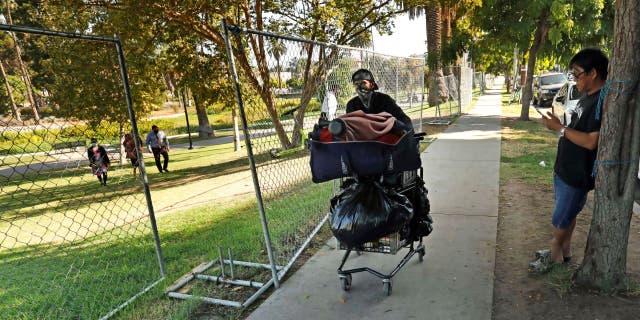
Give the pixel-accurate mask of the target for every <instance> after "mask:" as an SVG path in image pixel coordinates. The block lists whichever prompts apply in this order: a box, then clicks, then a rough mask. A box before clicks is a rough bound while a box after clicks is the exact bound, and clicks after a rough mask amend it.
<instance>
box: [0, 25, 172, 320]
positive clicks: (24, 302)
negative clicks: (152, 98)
mask: <svg viewBox="0 0 640 320" xmlns="http://www.w3.org/2000/svg"><path fill="white" fill-rule="evenodd" d="M0 27H3V28H5V27H6V28H9V30H14V31H15V30H17V31H21V32H27V33H34V34H32V35H31V36H32V37H42V38H43V39H42V43H45V44H46V53H47V54H48V56H47V59H44V60H43V61H40V62H41V63H44V64H48V65H49V66H51V68H52V70H58V71H59V70H67V71H68V72H69V73H68V74H62V73H52V74H49V75H48V77H49V78H48V79H47V81H48V82H47V83H48V86H47V88H48V92H44V91H41V92H39V93H40V95H41V96H43V97H45V98H47V99H46V100H41V101H42V102H43V103H42V104H39V105H38V106H37V108H36V110H38V111H39V115H40V120H39V121H37V119H36V117H35V116H34V114H33V113H31V114H29V113H27V112H23V113H22V114H20V119H18V117H17V116H16V114H15V113H14V112H12V111H11V109H9V108H7V109H6V110H3V111H2V115H1V116H0V121H1V124H0V203H1V204H2V208H1V209H0V210H1V213H0V318H3V319H96V318H106V317H109V316H111V315H112V314H114V313H115V312H116V311H117V310H119V309H120V308H122V307H124V306H125V305H126V304H127V303H128V302H129V301H131V300H132V299H134V298H135V297H137V296H138V295H140V294H141V293H143V292H145V291H147V290H149V289H150V288H151V287H152V286H154V285H155V284H157V283H158V282H159V281H160V280H162V278H163V274H164V265H163V264H162V258H161V251H160V247H159V240H158V237H157V233H156V232H154V231H155V220H153V211H152V207H150V206H148V203H149V205H150V202H148V200H149V198H148V197H147V196H148V186H147V185H146V173H145V170H144V164H142V165H141V168H140V173H139V174H138V175H137V176H134V175H133V174H132V167H131V164H130V163H128V162H125V161H124V160H125V159H122V158H121V157H122V156H121V154H122V150H121V145H122V144H121V137H122V134H123V133H124V132H131V131H132V129H133V131H134V132H137V127H136V124H135V122H130V121H129V119H134V117H133V113H130V111H131V112H133V109H131V103H130V101H131V100H130V96H129V93H128V80H127V76H126V68H125V66H124V60H123V55H122V49H121V46H120V42H119V40H118V39H117V38H100V37H93V36H92V37H89V36H86V38H84V39H83V36H82V35H77V34H76V35H70V34H62V33H59V32H49V31H46V30H37V29H26V28H23V29H20V28H16V27H15V26H6V25H2V26H0ZM2 30H7V29H2ZM35 34H38V35H35ZM68 37H73V38H76V39H74V40H69V39H68ZM77 38H80V39H83V40H80V39H77ZM90 40H98V41H90ZM114 44H115V47H114ZM114 49H118V50H117V51H116V50H114ZM121 68H122V69H121ZM82 70H84V71H85V72H79V71H82ZM87 70H91V71H93V72H86V71H87ZM5 71H6V73H5V78H6V77H9V76H17V75H16V74H15V73H13V72H14V71H13V70H11V69H6V70H5ZM81 74H82V75H84V76H86V77H84V78H83V77H81V76H80V75H81ZM123 76H124V78H123ZM123 81H124V84H125V88H126V90H125V91H126V94H125V93H123V90H122V88H123ZM97 82H101V83H107V85H106V86H105V87H111V88H113V90H112V91H107V92H98V91H92V90H86V89H87V88H90V87H91V86H92V84H94V83H97ZM3 89H6V87H3ZM10 89H11V87H9V90H10ZM14 93H15V92H14ZM21 96H22V94H20V95H18V94H14V97H21ZM25 101H27V100H26V98H25ZM99 101H103V102H104V104H102V105H100V104H98V102H99ZM18 103H27V107H28V108H24V109H23V111H24V110H30V109H31V106H30V105H28V102H23V101H21V100H18ZM128 107H129V108H128ZM101 108H102V110H101ZM87 110H91V112H86V111H87ZM92 115H93V116H92ZM130 116H131V117H130ZM113 119H120V121H114V120H113ZM90 138H96V139H97V141H98V143H99V147H96V148H95V152H94V153H93V155H94V158H93V159H92V161H93V162H94V164H95V165H94V167H93V168H92V167H90V165H89V164H90V162H89V161H90V159H89V156H88V155H89V153H90V152H89V151H88V150H89V149H93V146H92V145H91V143H90ZM139 147H140V146H137V148H136V149H137V152H138V154H139V152H140V150H139ZM102 155H104V156H107V157H108V159H109V161H107V158H104V157H102ZM121 160H123V161H122V162H121ZM141 162H142V161H141ZM102 171H104V172H105V175H102ZM96 174H97V175H96ZM98 176H99V177H100V178H102V179H103V181H104V182H105V183H104V184H103V183H101V182H99V180H98V178H97V177H98ZM141 177H142V178H141ZM159 262H160V268H159Z"/></svg>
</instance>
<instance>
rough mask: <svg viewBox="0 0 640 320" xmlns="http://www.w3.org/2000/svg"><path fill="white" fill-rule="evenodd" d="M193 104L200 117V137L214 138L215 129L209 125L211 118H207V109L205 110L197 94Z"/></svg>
mask: <svg viewBox="0 0 640 320" xmlns="http://www.w3.org/2000/svg"><path fill="white" fill-rule="evenodd" d="M192 97H193V104H195V106H196V114H197V115H198V137H200V138H209V137H212V136H213V129H212V128H211V124H210V123H209V117H208V116H207V108H205V107H204V106H203V105H202V104H201V103H200V102H199V100H200V99H198V96H197V95H196V94H193V92H192Z"/></svg>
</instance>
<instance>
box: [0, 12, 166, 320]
mask: <svg viewBox="0 0 640 320" xmlns="http://www.w3.org/2000/svg"><path fill="white" fill-rule="evenodd" d="M0 30H3V31H8V32H20V33H29V34H39V35H45V36H51V37H61V38H72V39H81V40H90V41H98V42H109V43H113V44H114V45H115V47H116V48H115V49H116V53H117V55H118V64H119V66H120V75H121V76H122V85H123V88H124V92H125V97H126V101H127V110H128V112H129V121H130V122H131V129H132V131H133V134H134V136H136V137H137V136H138V125H137V122H136V117H135V111H134V110H133V100H132V98H131V89H130V86H129V74H128V72H127V65H126V62H125V58H124V51H123V48H122V41H120V38H119V37H118V35H114V36H113V37H107V36H93V35H87V34H80V33H67V32H61V31H54V30H47V29H41V28H34V27H27V26H19V25H9V24H0ZM133 140H134V141H135V145H136V151H137V153H138V158H139V159H144V158H143V154H142V152H141V147H142V146H141V145H140V143H139V141H138V139H133ZM139 165H140V176H141V177H142V184H143V188H144V195H145V198H146V201H147V209H148V210H149V222H150V223H151V230H152V232H153V242H154V244H155V251H156V256H157V258H158V266H159V268H160V274H161V277H160V279H158V280H156V281H155V282H153V283H152V284H150V285H148V286H147V287H145V288H143V290H142V291H140V292H138V293H137V294H135V295H134V296H132V297H130V298H129V299H128V300H127V301H125V302H123V303H122V304H120V305H119V306H117V307H116V308H115V309H113V310H112V311H111V312H109V313H107V314H106V315H104V316H103V317H101V318H100V319H108V318H110V317H112V316H113V315H115V314H116V313H117V312H118V311H120V310H122V309H123V308H125V307H126V306H127V305H129V304H130V303H131V302H132V301H133V300H135V299H136V298H138V297H139V296H141V295H142V294H144V293H146V292H147V291H149V290H151V289H152V288H153V287H155V286H156V285H157V284H158V283H160V282H161V281H163V280H164V279H165V277H166V276H167V269H166V265H165V263H164V257H163V254H162V247H161V245H160V236H159V234H158V226H157V223H156V217H155V212H154V209H153V202H152V200H151V192H150V189H149V180H148V178H147V172H146V169H145V166H144V161H139Z"/></svg>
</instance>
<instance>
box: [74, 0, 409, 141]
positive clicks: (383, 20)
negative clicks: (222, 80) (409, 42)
mask: <svg viewBox="0 0 640 320" xmlns="http://www.w3.org/2000/svg"><path fill="white" fill-rule="evenodd" d="M70 2H72V3H74V5H76V6H79V7H82V6H88V7H95V6H99V7H102V8H106V9H108V10H119V11H121V12H124V13H128V14H129V16H130V19H139V17H140V16H142V15H140V14H139V12H144V13H145V14H144V15H143V16H145V17H148V18H149V19H152V20H154V22H153V23H155V24H159V25H166V24H173V25H177V26H180V27H181V28H183V30H184V32H187V33H191V34H196V35H198V36H199V37H200V38H201V39H202V40H203V41H208V42H211V43H213V44H214V46H215V49H214V50H215V51H217V52H225V50H224V46H225V41H224V37H223V35H222V32H221V31H222V30H221V29H220V22H221V21H222V19H224V20H226V22H227V23H228V24H234V25H239V26H243V27H246V28H249V29H256V30H269V28H268V24H269V19H266V18H265V14H268V15H269V16H270V17H273V16H274V15H276V16H280V17H282V18H283V19H285V20H287V21H290V22H291V24H290V25H289V26H290V28H289V29H288V30H289V31H291V32H290V33H289V34H292V35H298V36H302V37H305V38H308V39H314V40H320V41H328V42H333V43H337V44H349V43H351V42H352V41H354V40H356V39H358V38H360V37H362V36H363V35H367V30H368V29H369V28H370V27H371V26H373V25H376V26H377V27H378V28H380V26H382V28H383V29H385V28H388V27H386V26H387V25H388V23H389V20H390V18H391V17H393V16H394V15H395V14H396V13H397V12H398V11H397V10H395V7H394V6H392V4H393V3H392V1H390V0H386V1H384V0H383V1H372V2H366V3H362V2H360V1H355V0H350V1H342V2H339V3H335V5H334V6H325V5H324V4H323V3H321V2H320V1H317V0H303V1H281V2H271V1H266V2H262V1H255V2H250V1H248V0H237V1H216V2H213V1H212V2H208V1H181V2H176V1H144V0H143V1H138V0H136V1H133V0H125V1H120V2H113V1H107V0H96V1H91V2H83V1H70ZM232 44H233V48H232V52H233V54H234V56H235V59H236V62H237V64H238V67H239V68H240V70H241V72H242V73H244V74H245V75H246V79H245V81H246V83H245V85H248V86H249V87H250V88H253V89H254V90H255V91H256V92H257V93H258V95H259V96H260V98H261V100H262V102H263V104H264V106H266V109H267V111H268V114H269V117H270V118H271V121H272V123H273V125H274V127H275V130H276V135H277V137H278V138H279V140H280V143H281V144H282V146H283V147H284V148H288V147H290V146H291V145H292V143H291V141H290V139H289V137H288V135H287V134H286V132H285V130H284V128H283V126H282V123H281V121H280V117H279V114H278V112H277V110H276V101H275V97H274V93H273V90H272V89H273V88H272V84H271V82H270V81H269V79H270V70H269V68H268V63H267V59H268V54H267V50H266V49H267V48H266V43H265V39H264V37H262V36H259V35H254V34H249V35H247V36H246V46H245V49H248V50H243V49H241V48H240V47H239V46H238V43H237V42H235V41H233V42H232ZM315 49H316V47H315V46H313V45H311V46H308V48H307V50H308V52H309V53H311V52H313V50H315ZM248 53H250V55H248ZM326 56H327V57H328V56H329V55H326ZM323 64H324V62H323V61H316V62H315V63H309V64H307V66H306V67H307V69H306V70H305V73H304V76H305V79H307V80H308V82H306V83H308V86H307V87H305V88H304V90H303V96H302V99H301V100H302V102H301V108H300V110H299V112H298V113H297V114H296V115H297V117H303V116H304V112H305V109H306V104H307V103H308V101H309V100H310V98H311V97H312V96H313V94H314V93H315V92H314V90H313V89H314V88H313V85H317V84H316V83H318V81H319V80H321V78H322V76H323V75H324V74H325V73H324V71H326V70H323V69H322V65H323ZM298 125H300V122H298ZM295 132H297V131H296V130H294V133H295ZM294 138H295V136H294ZM298 140H299V139H298ZM294 141H296V139H294Z"/></svg>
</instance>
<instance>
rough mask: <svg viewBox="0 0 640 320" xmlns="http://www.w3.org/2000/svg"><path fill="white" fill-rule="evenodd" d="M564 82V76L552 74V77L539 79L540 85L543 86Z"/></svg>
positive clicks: (565, 79)
mask: <svg viewBox="0 0 640 320" xmlns="http://www.w3.org/2000/svg"><path fill="white" fill-rule="evenodd" d="M565 81H567V77H565V75H564V74H552V75H548V76H543V77H540V84H541V85H543V86H546V85H550V84H556V83H563V82H565Z"/></svg>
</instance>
